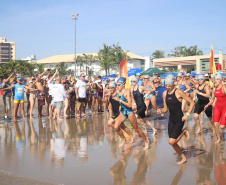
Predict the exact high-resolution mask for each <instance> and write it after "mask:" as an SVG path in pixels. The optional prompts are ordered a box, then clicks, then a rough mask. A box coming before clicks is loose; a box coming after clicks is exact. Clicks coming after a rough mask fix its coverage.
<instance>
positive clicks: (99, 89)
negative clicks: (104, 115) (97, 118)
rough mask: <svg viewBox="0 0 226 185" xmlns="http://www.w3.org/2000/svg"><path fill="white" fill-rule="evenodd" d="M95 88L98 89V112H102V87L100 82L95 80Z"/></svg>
mask: <svg viewBox="0 0 226 185" xmlns="http://www.w3.org/2000/svg"><path fill="white" fill-rule="evenodd" d="M97 88H98V91H97V92H98V98H97V99H98V105H99V108H98V112H103V111H102V99H103V91H104V89H103V86H102V84H101V80H97Z"/></svg>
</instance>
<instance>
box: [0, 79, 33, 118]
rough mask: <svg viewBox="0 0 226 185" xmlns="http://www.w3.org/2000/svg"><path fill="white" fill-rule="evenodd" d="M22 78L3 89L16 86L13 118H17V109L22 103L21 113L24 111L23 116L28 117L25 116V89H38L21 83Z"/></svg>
mask: <svg viewBox="0 0 226 185" xmlns="http://www.w3.org/2000/svg"><path fill="white" fill-rule="evenodd" d="M21 80H22V79H21V78H20V77H19V78H17V83H16V84H13V85H11V86H9V87H7V88H4V89H2V90H3V91H4V90H9V89H12V88H14V91H15V92H14V94H15V96H14V110H13V116H14V118H13V119H17V111H18V107H19V105H20V108H21V113H22V116H23V119H26V118H25V114H24V90H25V89H30V90H34V91H36V89H32V88H30V87H28V86H25V85H23V84H22V83H21Z"/></svg>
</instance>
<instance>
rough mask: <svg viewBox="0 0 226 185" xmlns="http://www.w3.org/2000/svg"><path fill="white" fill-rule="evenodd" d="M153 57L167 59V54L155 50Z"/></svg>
mask: <svg viewBox="0 0 226 185" xmlns="http://www.w3.org/2000/svg"><path fill="white" fill-rule="evenodd" d="M151 56H152V57H153V58H165V52H164V51H161V50H155V51H154V52H153V53H152V55H151Z"/></svg>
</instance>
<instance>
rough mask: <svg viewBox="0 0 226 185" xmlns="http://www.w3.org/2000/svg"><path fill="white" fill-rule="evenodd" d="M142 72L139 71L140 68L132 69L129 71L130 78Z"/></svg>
mask: <svg viewBox="0 0 226 185" xmlns="http://www.w3.org/2000/svg"><path fill="white" fill-rule="evenodd" d="M141 72H142V70H141V69H139V68H134V69H130V70H129V71H128V76H129V77H130V76H132V75H135V74H136V73H141Z"/></svg>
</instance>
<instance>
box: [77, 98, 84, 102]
mask: <svg viewBox="0 0 226 185" xmlns="http://www.w3.org/2000/svg"><path fill="white" fill-rule="evenodd" d="M78 102H84V103H85V102H86V98H79V99H78Z"/></svg>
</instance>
